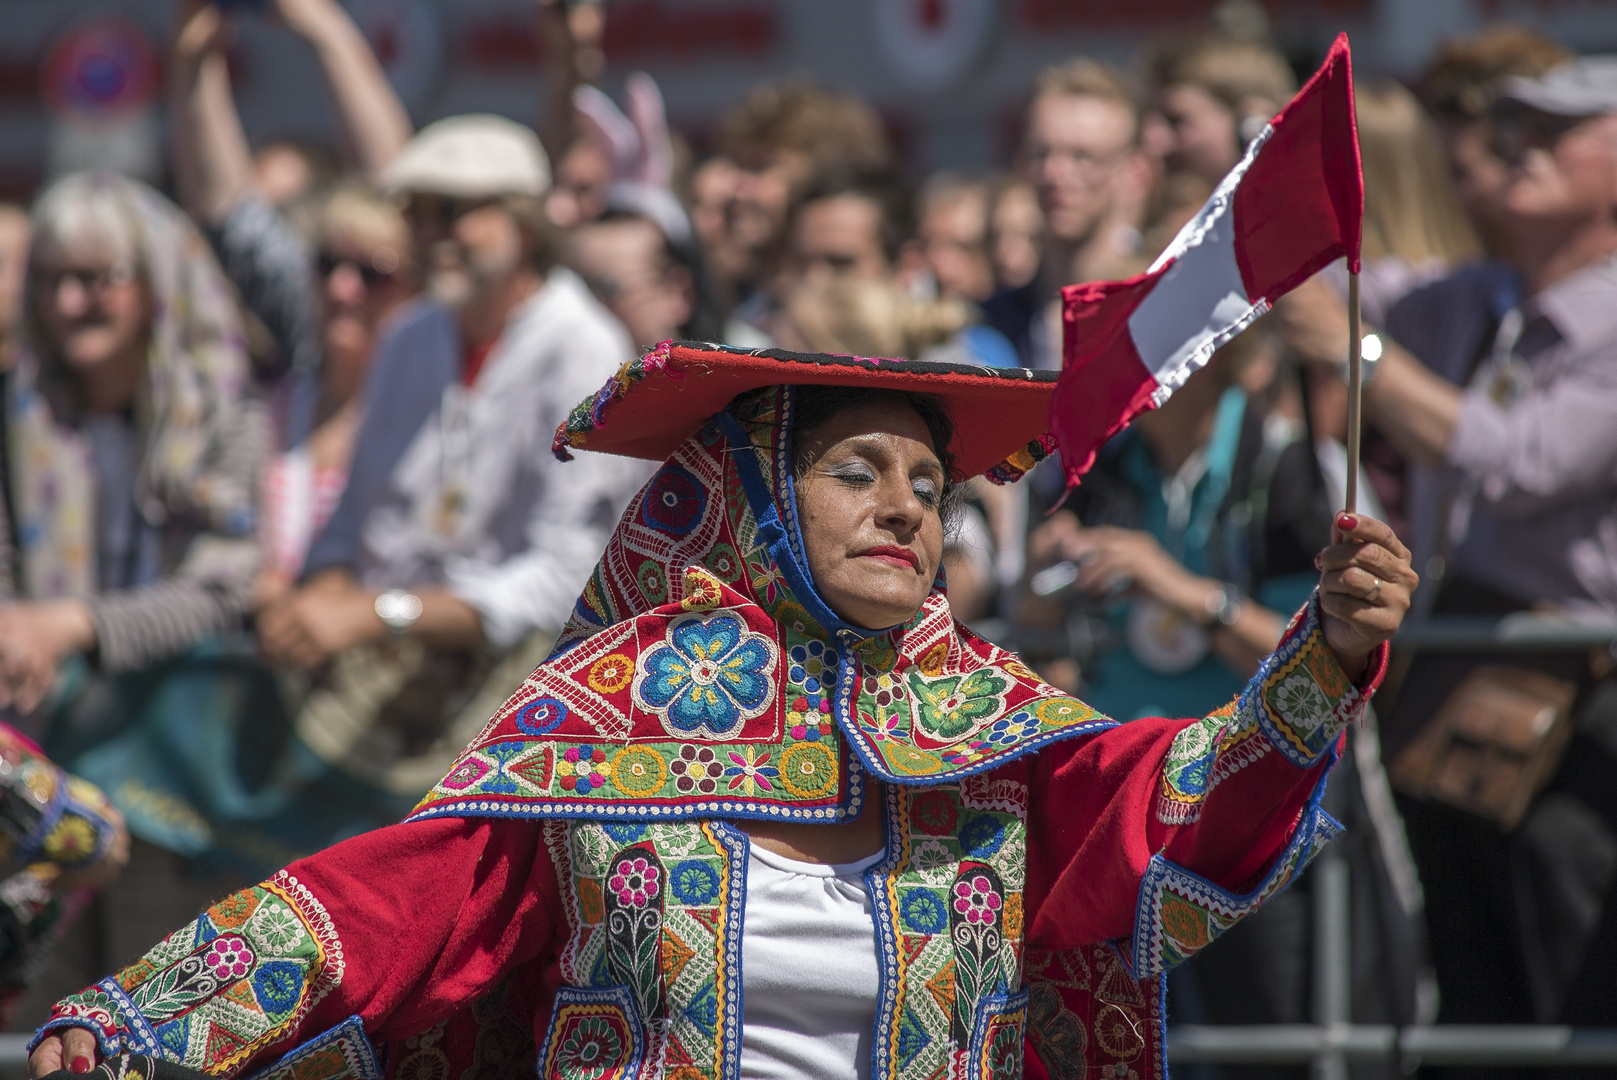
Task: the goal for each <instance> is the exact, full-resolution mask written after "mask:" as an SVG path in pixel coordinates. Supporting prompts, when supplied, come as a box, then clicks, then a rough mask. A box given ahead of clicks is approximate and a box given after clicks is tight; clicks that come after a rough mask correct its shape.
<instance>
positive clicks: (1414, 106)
mask: <svg viewBox="0 0 1617 1080" xmlns="http://www.w3.org/2000/svg"><path fill="white" fill-rule="evenodd" d="M1355 96H1356V99H1357V104H1358V123H1359V156H1360V160H1361V161H1362V163H1363V169H1364V240H1363V248H1362V253H1363V259H1364V262H1363V269H1362V270H1361V271H1360V274H1359V303H1360V307H1361V310H1362V311H1363V313H1364V320H1365V322H1366V323H1367V324H1368V325H1369V326H1370V327H1381V326H1383V325H1385V323H1386V319H1387V314H1388V312H1390V311H1391V310H1392V307H1393V305H1394V304H1396V303H1397V302H1398V301H1399V300H1402V299H1403V298H1404V297H1405V296H1407V295H1409V293H1411V292H1413V291H1414V290H1416V289H1418V288H1420V287H1421V286H1422V285H1427V284H1430V283H1431V282H1434V281H1437V280H1438V279H1440V278H1444V277H1447V276H1448V275H1449V274H1450V273H1452V272H1453V271H1454V269H1455V267H1456V266H1457V265H1459V264H1460V263H1462V262H1466V261H1469V260H1472V259H1477V258H1480V257H1481V255H1482V245H1481V243H1480V242H1479V241H1478V239H1477V234H1476V232H1475V230H1474V229H1472V227H1471V222H1470V219H1469V218H1467V217H1466V214H1465V210H1464V208H1463V207H1462V206H1461V204H1460V199H1459V196H1458V195H1457V194H1456V193H1455V190H1454V182H1453V180H1452V178H1451V176H1450V173H1449V168H1448V164H1447V162H1446V161H1445V160H1444V157H1443V146H1442V141H1441V140H1440V139H1439V137H1438V132H1437V126H1436V125H1435V124H1434V123H1433V122H1432V119H1431V117H1429V116H1428V115H1427V114H1426V111H1425V110H1424V109H1423V108H1421V105H1420V103H1419V102H1418V101H1416V100H1415V96H1414V95H1413V94H1411V93H1410V92H1409V91H1408V90H1406V89H1404V87H1402V86H1401V85H1399V84H1398V83H1396V82H1393V81H1392V80H1390V79H1383V80H1379V81H1376V82H1372V83H1368V84H1366V85H1364V86H1361V87H1358V88H1357V89H1356V91H1355ZM1322 277H1323V278H1324V279H1325V280H1326V281H1328V282H1329V283H1330V285H1331V286H1332V287H1334V289H1335V291H1336V293H1337V297H1338V302H1340V301H1341V300H1344V299H1346V297H1347V268H1346V266H1345V265H1343V264H1340V263H1339V264H1337V265H1335V266H1333V267H1331V268H1330V269H1329V270H1328V271H1327V272H1326V273H1325V274H1324V275H1322ZM1317 287H1319V283H1314V282H1310V283H1308V284H1307V285H1305V286H1304V290H1305V291H1306V290H1307V289H1310V288H1317ZM1291 310H1292V309H1291V308H1290V307H1288V306H1287V305H1282V310H1281V318H1282V320H1285V319H1286V316H1287V313H1288V312H1289V311H1291ZM1303 379H1304V382H1305V383H1306V390H1305V393H1306V396H1307V409H1308V414H1309V417H1308V418H1309V424H1310V427H1311V428H1312V430H1313V435H1314V440H1315V448H1316V451H1317V453H1318V455H1319V459H1320V469H1321V471H1322V473H1323V474H1324V477H1325V483H1326V486H1327V487H1328V488H1329V489H1330V491H1331V497H1332V499H1333V500H1334V501H1335V504H1338V505H1339V504H1340V503H1341V501H1342V497H1343V493H1344V491H1345V488H1346V483H1347V450H1346V448H1345V445H1344V444H1345V443H1346V441H1347V381H1346V371H1345V369H1343V370H1340V371H1338V370H1333V369H1331V368H1328V367H1320V366H1318V365H1314V366H1311V367H1308V368H1307V369H1306V370H1305V371H1304V372H1303ZM1366 436H1367V437H1366V444H1365V455H1364V464H1363V466H1362V470H1363V472H1362V477H1361V479H1362V480H1363V483H1361V484H1360V488H1359V490H1361V491H1365V492H1367V493H1370V494H1373V496H1374V497H1375V500H1376V501H1375V502H1372V503H1370V504H1368V505H1367V509H1368V510H1369V511H1370V512H1371V513H1373V514H1376V515H1378V516H1383V517H1385V518H1386V519H1387V520H1388V521H1389V523H1391V524H1392V526H1393V528H1394V529H1397V530H1400V531H1402V529H1403V526H1404V513H1403V505H1402V504H1403V488H1404V477H1403V473H1404V467H1403V462H1402V459H1401V458H1399V456H1398V455H1397V454H1396V452H1395V451H1393V449H1392V448H1391V447H1390V446H1389V445H1387V443H1386V442H1385V441H1384V440H1382V439H1381V438H1380V437H1379V436H1378V435H1377V434H1376V433H1375V432H1374V431H1373V430H1371V431H1367V432H1366Z"/></svg>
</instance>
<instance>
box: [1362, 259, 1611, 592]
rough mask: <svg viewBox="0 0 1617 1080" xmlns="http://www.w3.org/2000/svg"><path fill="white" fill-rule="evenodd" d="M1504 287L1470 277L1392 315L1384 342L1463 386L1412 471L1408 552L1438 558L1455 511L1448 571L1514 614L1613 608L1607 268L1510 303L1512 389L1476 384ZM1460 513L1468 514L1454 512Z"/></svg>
mask: <svg viewBox="0 0 1617 1080" xmlns="http://www.w3.org/2000/svg"><path fill="white" fill-rule="evenodd" d="M1513 300H1514V286H1513V282H1512V279H1511V278H1510V275H1509V274H1508V272H1506V271H1504V270H1503V269H1502V268H1499V267H1474V268H1470V269H1468V270H1465V271H1462V272H1460V273H1458V274H1456V275H1454V276H1453V277H1450V278H1448V279H1446V280H1444V281H1442V282H1438V283H1437V284H1436V285H1433V286H1431V287H1430V288H1427V289H1422V290H1418V291H1417V292H1415V293H1413V294H1411V295H1410V296H1409V297H1408V298H1407V299H1405V300H1404V301H1403V302H1401V303H1400V304H1398V305H1397V306H1396V307H1395V308H1394V309H1393V312H1392V315H1391V317H1390V318H1389V320H1388V330H1389V332H1390V333H1391V334H1392V336H1393V337H1394V338H1396V339H1397V340H1398V341H1399V342H1400V343H1401V344H1403V345H1404V346H1405V347H1406V348H1408V349H1410V351H1412V352H1413V353H1414V354H1415V355H1416V356H1418V357H1419V358H1420V359H1421V360H1422V361H1423V362H1425V363H1426V364H1427V366H1428V367H1431V368H1432V369H1433V370H1434V371H1436V372H1437V373H1439V374H1441V375H1443V376H1444V377H1445V378H1447V379H1449V380H1450V381H1452V382H1455V383H1458V384H1462V385H1467V389H1466V392H1465V398H1464V402H1463V403H1462V405H1461V409H1460V416H1459V419H1458V422H1457V423H1456V425H1455V430H1454V436H1453V438H1452V439H1451V440H1450V443H1449V446H1448V449H1447V451H1446V452H1445V455H1444V457H1445V466H1444V467H1443V468H1441V469H1439V470H1426V469H1420V470H1416V471H1415V476H1414V478H1413V480H1414V482H1413V483H1412V485H1411V488H1412V490H1411V506H1410V511H1411V513H1410V517H1411V522H1412V531H1413V532H1414V534H1415V535H1414V536H1413V538H1412V540H1413V542H1412V544H1411V546H1412V547H1414V548H1415V550H1416V554H1417V558H1418V559H1420V560H1421V562H1418V563H1417V566H1420V565H1422V564H1423V563H1424V560H1425V558H1427V557H1430V556H1431V555H1433V554H1437V553H1439V552H1442V551H1443V550H1444V548H1445V545H1444V544H1443V543H1442V541H1441V539H1440V537H1441V533H1442V530H1443V525H1442V521H1443V519H1444V516H1445V510H1446V508H1449V507H1453V506H1456V505H1459V506H1460V507H1461V520H1463V521H1465V524H1464V526H1463V528H1457V529H1454V530H1453V531H1452V536H1453V539H1452V540H1451V542H1450V544H1449V545H1448V549H1449V555H1448V558H1449V561H1450V572H1451V573H1457V574H1459V575H1462V576H1464V577H1467V578H1471V579H1474V580H1477V581H1480V582H1482V583H1484V584H1487V585H1490V586H1492V587H1493V588H1495V589H1498V590H1499V591H1501V592H1503V593H1505V594H1507V595H1510V596H1514V597H1516V598H1517V599H1519V600H1521V601H1523V602H1524V603H1530V602H1533V601H1537V600H1552V601H1568V602H1578V601H1584V602H1587V601H1590V600H1596V601H1601V602H1603V603H1605V604H1607V605H1617V260H1614V259H1604V260H1601V261H1600V262H1598V263H1596V264H1594V265H1591V266H1588V267H1585V268H1584V269H1582V270H1579V271H1577V272H1576V273H1574V274H1571V275H1569V276H1567V277H1565V278H1563V279H1561V280H1560V281H1557V282H1556V283H1555V284H1553V285H1551V286H1550V287H1548V288H1547V289H1545V290H1543V291H1542V292H1541V293H1539V294H1538V295H1536V296H1533V297H1531V298H1529V299H1528V300H1526V301H1525V302H1523V303H1522V304H1521V315H1522V324H1521V327H1522V328H1521V334H1520V337H1519V338H1518V339H1517V340H1516V342H1515V347H1514V349H1513V350H1512V352H1513V355H1514V360H1513V363H1512V364H1511V368H1510V370H1511V373H1512V376H1513V381H1512V382H1511V383H1510V385H1511V390H1510V392H1509V393H1502V392H1501V386H1502V385H1503V382H1502V381H1501V380H1499V379H1496V378H1493V377H1491V376H1489V375H1487V374H1486V373H1485V374H1484V375H1483V376H1482V377H1473V372H1474V371H1476V370H1477V369H1478V361H1479V358H1480V359H1481V361H1482V364H1481V367H1482V368H1484V369H1486V368H1487V366H1488V365H1487V359H1488V356H1489V354H1490V352H1491V351H1492V350H1493V347H1494V343H1495V335H1496V330H1497V327H1498V326H1499V324H1500V320H1501V317H1502V316H1503V315H1504V313H1505V312H1507V311H1508V310H1509V309H1510V308H1511V307H1512V306H1513ZM1467 506H1468V507H1469V514H1468V515H1466V513H1465V507H1467Z"/></svg>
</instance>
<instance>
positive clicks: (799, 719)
mask: <svg viewBox="0 0 1617 1080" xmlns="http://www.w3.org/2000/svg"><path fill="white" fill-rule="evenodd" d="M831 726H832V725H831V699H830V698H829V697H821V696H818V695H816V696H814V697H797V698H793V699H792V703H791V706H790V707H789V708H788V709H787V710H786V730H788V731H790V732H791V733H792V738H794V739H807V740H808V741H809V742H819V741H820V740H821V739H822V738H824V737H825V736H827V735H829V734H831Z"/></svg>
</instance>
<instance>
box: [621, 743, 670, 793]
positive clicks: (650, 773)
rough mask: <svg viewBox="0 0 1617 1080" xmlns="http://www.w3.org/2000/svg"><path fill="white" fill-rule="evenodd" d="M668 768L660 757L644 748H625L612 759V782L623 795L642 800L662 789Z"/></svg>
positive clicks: (653, 751) (655, 752)
mask: <svg viewBox="0 0 1617 1080" xmlns="http://www.w3.org/2000/svg"><path fill="white" fill-rule="evenodd" d="M667 779H668V766H666V765H664V764H663V759H662V755H661V754H659V753H657V751H655V750H652V749H649V748H648V747H644V746H625V747H624V748H623V749H622V750H619V751H618V753H617V756H616V757H614V758H613V759H612V782H613V783H614V784H616V785H617V787H618V790H619V791H621V792H623V793H624V794H625V795H630V796H635V797H640V798H643V797H645V796H647V795H654V794H656V793H657V792H658V791H660V790H661V789H662V786H663V781H665V780H667Z"/></svg>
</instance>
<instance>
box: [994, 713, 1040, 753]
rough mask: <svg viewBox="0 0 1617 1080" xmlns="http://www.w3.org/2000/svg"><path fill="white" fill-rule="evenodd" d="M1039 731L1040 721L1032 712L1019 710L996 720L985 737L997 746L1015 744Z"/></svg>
mask: <svg viewBox="0 0 1617 1080" xmlns="http://www.w3.org/2000/svg"><path fill="white" fill-rule="evenodd" d="M1038 733H1039V721H1038V720H1037V719H1036V718H1034V717H1033V716H1032V715H1031V714H1030V713H1026V712H1017V713H1013V714H1011V715H1010V716H1002V717H1000V718H999V719H998V720H995V721H994V723H993V724H992V725H991V726H990V727H989V729H988V732H987V734H986V735H984V738H985V739H986V740H987V741H988V742H991V743H993V744H994V745H995V746H1015V745H1016V744H1017V743H1019V742H1021V741H1022V740H1023V739H1028V738H1032V737H1033V736H1034V735H1037V734H1038Z"/></svg>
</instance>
